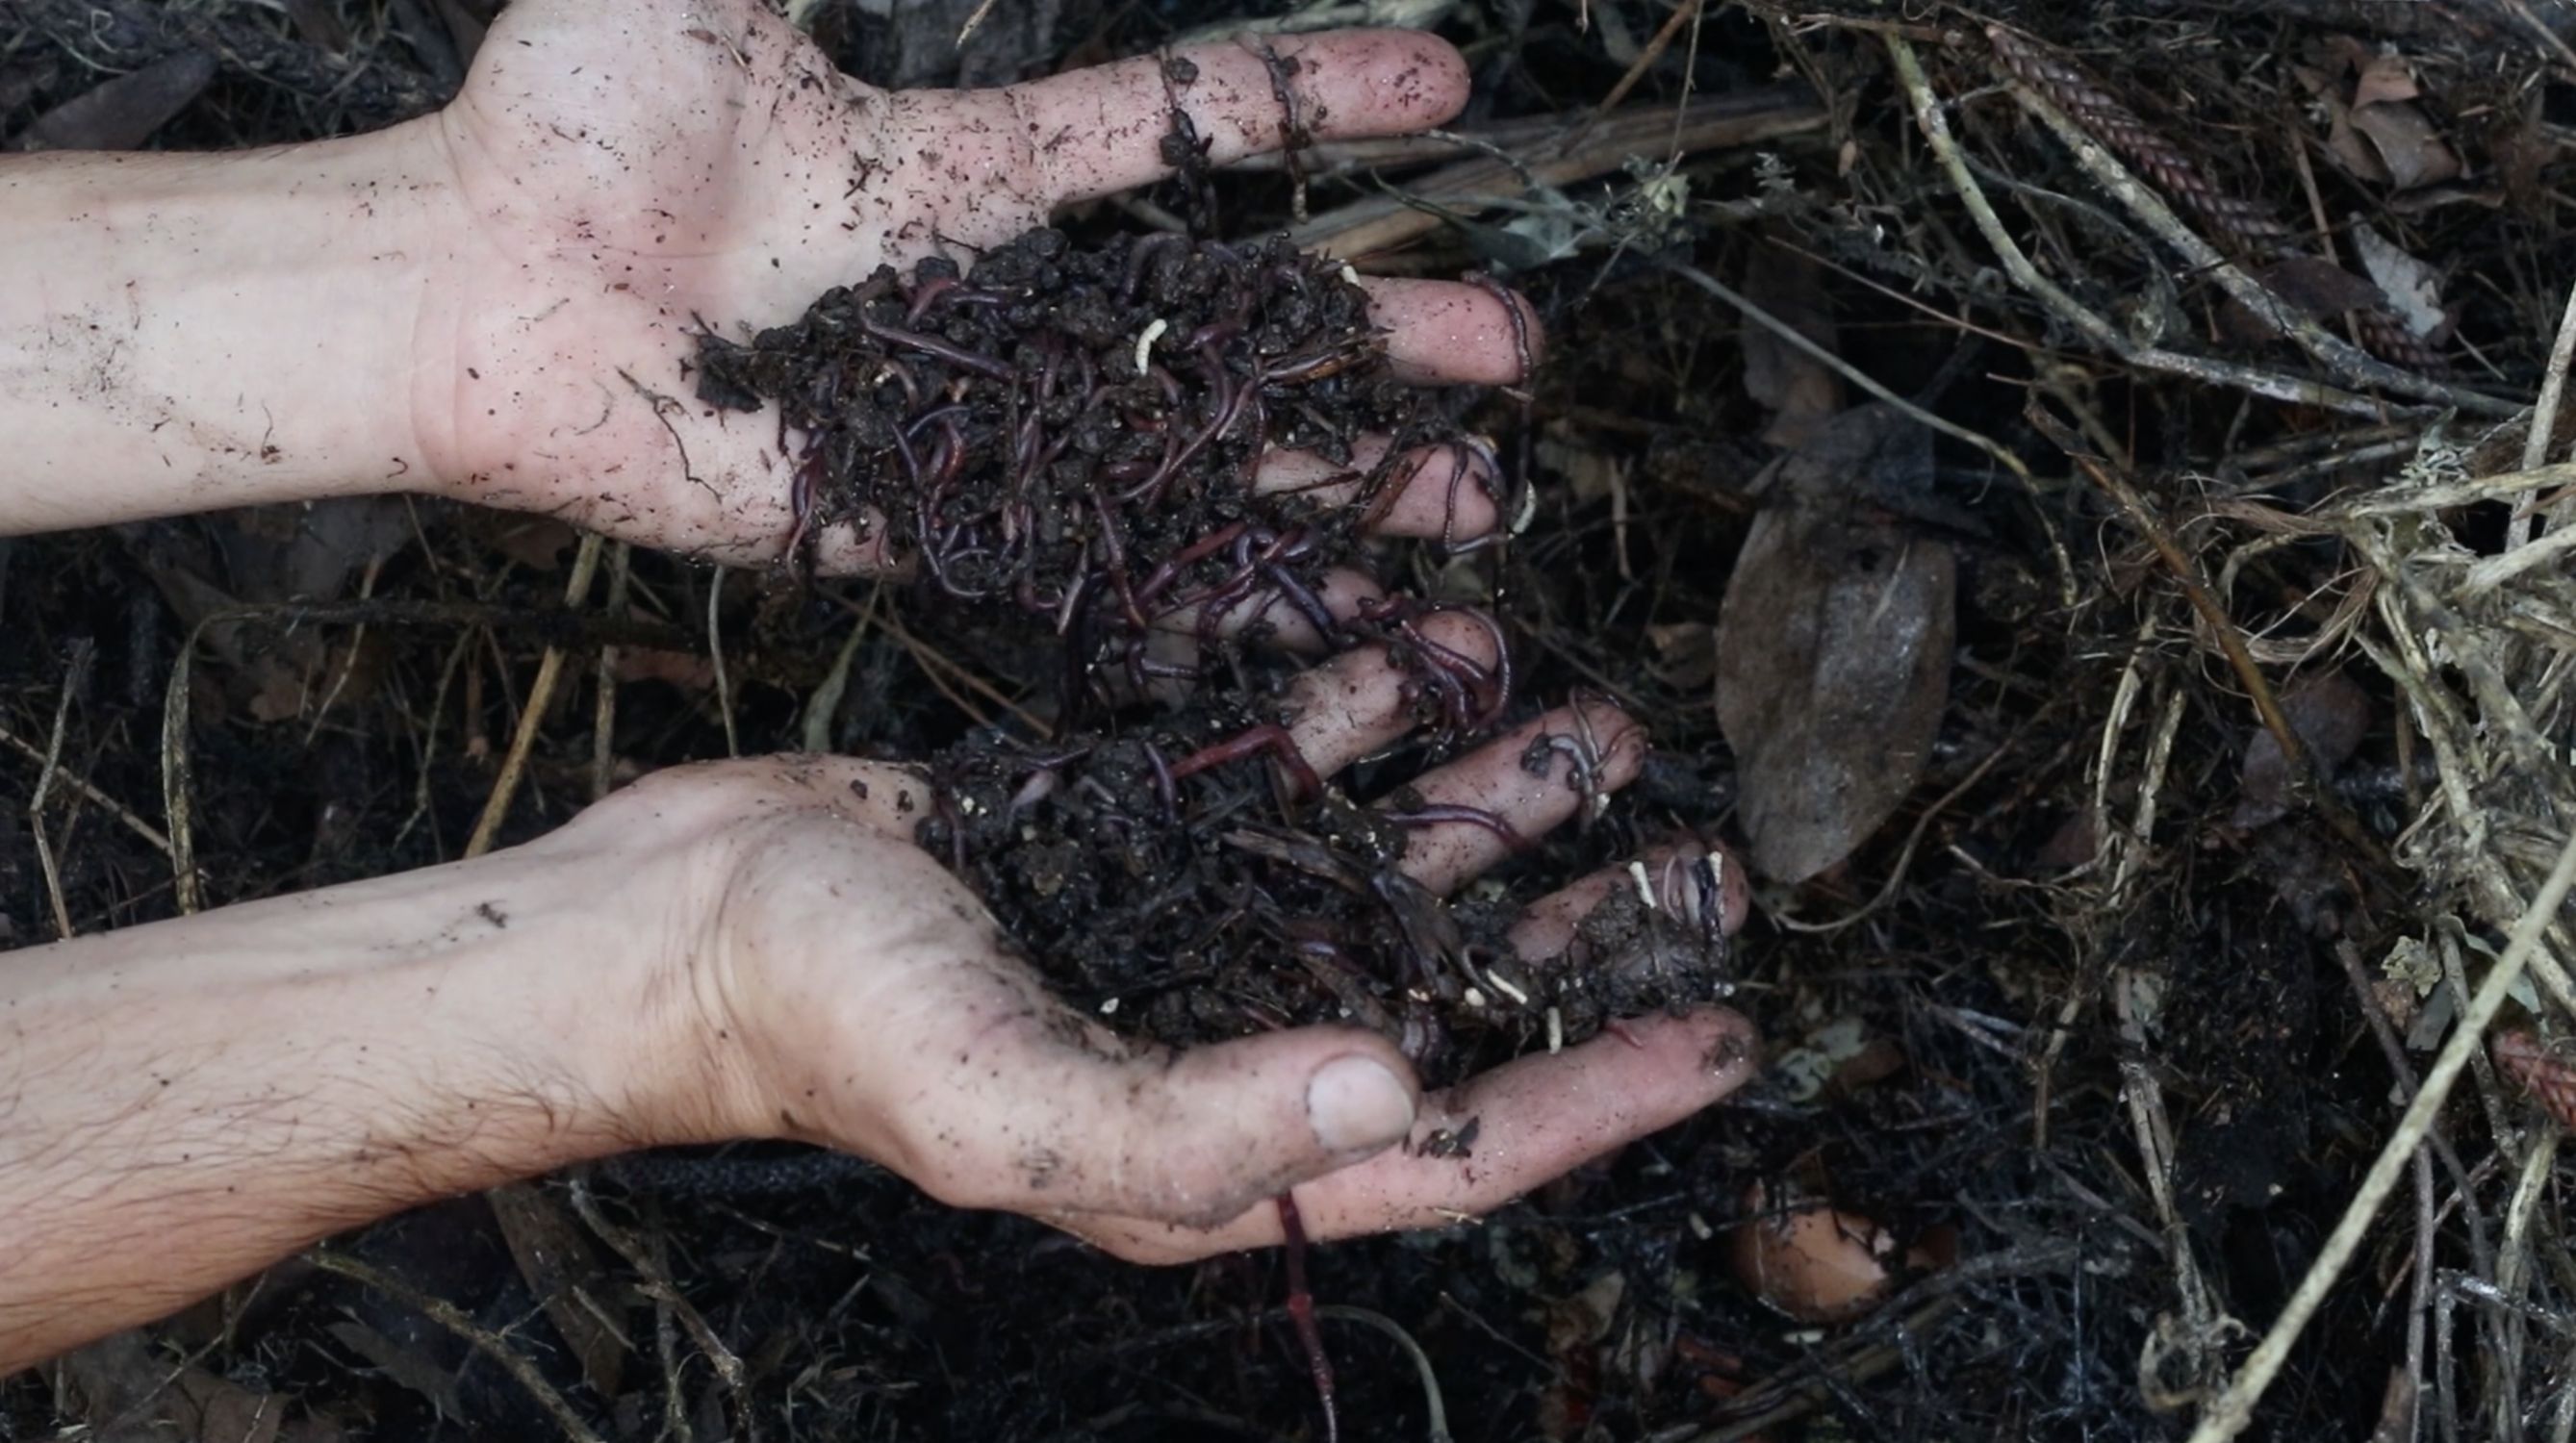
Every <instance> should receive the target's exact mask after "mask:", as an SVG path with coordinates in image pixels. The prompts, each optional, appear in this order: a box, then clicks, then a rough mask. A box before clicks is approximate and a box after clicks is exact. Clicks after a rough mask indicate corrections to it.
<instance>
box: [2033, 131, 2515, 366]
mask: <svg viewBox="0 0 2576 1443" xmlns="http://www.w3.org/2000/svg"><path fill="white" fill-rule="evenodd" d="M2012 93H2013V99H2015V100H2017V101H2020V102H2021V107H2022V109H2024V110H2027V111H2029V112H2030V113H2031V114H2033V115H2035V116H2037V117H2039V119H2040V121H2041V123H2042V124H2045V125H2046V126H2047V127H2048V128H2049V129H2050V130H2053V131H2055V132H2056V133H2057V138H2058V139H2059V140H2060V141H2062V142H2064V143H2065V145H2066V148H2067V149H2068V150H2069V151H2072V152H2073V153H2074V155H2075V163H2076V164H2077V165H2079V166H2081V167H2083V169H2084V173H2085V174H2087V175H2090V176H2092V177H2093V180H2094V182H2095V183H2096V184H2098V185H2100V186H2101V187H2102V188H2103V189H2104V190H2107V191H2109V192H2110V193H2111V195H2112V197H2113V198H2114V199H2116V200H2118V201H2119V202H2120V203H2121V204H2122V205H2124V206H2126V207H2128V209H2129V213H2130V214H2131V215H2134V216H2136V217H2137V218H2138V220H2139V222H2140V223H2141V224H2143V225H2145V226H2146V228H2147V229H2148V230H2150V231H2152V232H2154V233H2155V235H2156V237H2157V238H2158V239H2160V240H2162V241H2163V242H2164V243H2165V244H2167V245H2169V246H2172V247H2173V248H2174V250H2175V251H2176V252H2178V253H2179V254H2180V255H2181V256H2182V258H2183V259H2184V260H2185V261H2187V262H2189V263H2190V265H2191V267H2192V269H2194V270H2196V271H2199V272H2202V273H2204V274H2206V275H2207V276H2209V278H2210V279H2212V280H2214V281H2216V282H2218V284H2219V288H2220V289H2222V290H2224V291H2226V292H2227V294H2228V295H2230V296H2232V297H2234V298H2235V299H2236V301H2237V302H2238V303H2239V304H2241V305H2243V306H2244V307H2245V308H2246V309H2247V310H2250V311H2252V312H2253V313H2254V314H2255V315H2257V316H2260V317H2262V318H2263V320H2264V321H2265V322H2266V323H2267V324H2270V325H2272V326H2275V327H2277V328H2279V329H2280V331H2281V332H2282V333H2283V334H2284V335H2287V336H2288V337H2289V338H2290V339H2291V340H2293V341H2295V342H2297V343H2298V346H2299V348H2300V349H2301V350H2303V351H2306V352H2307V353H2308V354H2309V355H2311V356H2313V357H2315V358H2316V359H2317V361H2318V362H2319V363H2321V364H2323V365H2326V366H2330V367H2332V368H2333V369H2334V370H2336V371H2338V372H2340V373H2341V374H2342V375H2343V376H2344V377H2345V378H2346V379H2348V380H2350V381H2352V382H2354V383H2355V384H2358V385H2364V386H2378V387H2380V388H2382V389H2383V390H2387V391H2392V392H2395V393H2396V394H2398V395H2401V396H2412V397H2414V398H2415V399H2417V400H2419V401H2431V402H2433V403H2435V404H2437V405H2443V406H2452V407H2456V408H2457V409H2459V410H2462V411H2465V412H2469V413H2471V414H2474V415H2484V416H2497V417H2505V416H2518V415H2521V414H2522V406H2521V403H2519V402H2515V401H2508V400H2505V399H2504V398H2502V397H2500V396H2489V395H2485V394H2482V393H2480V392H2477V391H2464V390H2462V389H2460V388H2459V387H2457V386H2446V385H2444V384H2442V383H2441V382H2439V381H2435V380H2431V379H2428V378H2426V377H2423V376H2419V375H2416V374H2415V373H2414V372H2412V371H2409V370H2405V369H2403V368H2400V367H2397V366H2392V365H2390V364H2388V363H2387V362H2386V361H2383V360H2381V359H2379V358H2378V357H2376V356H2374V355H2371V354H2370V353H2369V352H2367V351H2364V350H2362V349H2361V348H2360V347H2358V346H2355V345H2354V344H2353V343H2352V342H2350V341H2347V340H2344V339H2343V338H2342V337H2340V336H2337V335H2335V334H2334V333H2333V332H2331V331H2329V330H2327V329H2326V328H2325V327H2323V326H2320V325H2318V324H2317V323H2316V321H2315V320H2314V319H2313V318H2311V317H2309V316H2308V315H2307V314H2305V313H2304V312H2302V311H2300V310H2298V309H2297V308H2296V307H2294V306H2291V305H2289V304H2288V303H2287V302H2284V301H2283V300H2282V299H2281V298H2280V297H2279V296H2276V295H2274V294H2272V292H2271V291H2270V290H2269V289H2268V288H2266V287H2265V286H2264V285H2263V283H2262V282H2260V281H2257V280H2255V279H2254V278H2253V277H2252V276H2249V275H2247V274H2245V272H2244V271H2243V270H2241V269H2239V268H2238V267H2237V265H2236V263H2235V262H2233V261H2231V260H2229V259H2227V258H2226V257H2225V256H2223V255H2220V254H2219V253H2218V250H2217V248H2216V247H2215V246H2212V245H2211V244H2210V243H2209V242H2207V241H2205V240H2202V239H2201V238H2200V233H2199V232H2198V231H2195V230H2193V229H2192V228H2191V227H2189V226H2187V225H2184V224H2183V223H2182V221H2181V219H2180V218H2179V217H2177V216H2176V215H2175V214H2174V213H2173V210H2172V208H2171V207H2169V206H2167V205H2166V204H2165V203H2164V198H2163V197H2161V196H2159V195H2157V194H2156V193H2155V192H2154V191H2152V190H2149V189H2148V188H2147V187H2146V186H2144V185H2141V184H2139V183H2138V178H2137V177H2136V176H2133V175H2131V174H2129V171H2128V168H2127V167H2126V166H2123V165H2121V164H2120V162H2119V161H2117V160H2115V159H2113V158H2112V156H2111V153H2110V152H2109V151H2108V150H2105V149H2103V148H2102V147H2101V146H2100V145H2098V144H2096V143H2095V142H2094V140H2093V138H2092V137H2091V136H2089V135H2086V134H2085V133H2084V132H2083V130H2082V129H2080V128H2079V127H2078V126H2077V125H2076V124H2075V122H2074V121H2072V120H2069V119H2067V118H2066V115H2065V113H2064V112H2063V111H2060V110H2059V109H2058V108H2057V107H2056V106H2054V105H2052V104H2050V103H2049V102H2048V99H2047V97H2045V96H2042V95H2041V94H2039V92H2037V91H2035V90H2032V89H2031V88H2030V87H2029V86H2027V85H2024V84H2022V83H2021V82H2020V81H2017V80H2016V81H2013V82H2012Z"/></svg>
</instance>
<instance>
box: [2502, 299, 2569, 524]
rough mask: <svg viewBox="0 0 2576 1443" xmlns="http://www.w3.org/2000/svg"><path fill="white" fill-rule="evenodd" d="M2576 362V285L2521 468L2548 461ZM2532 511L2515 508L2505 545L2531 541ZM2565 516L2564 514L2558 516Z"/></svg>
mask: <svg viewBox="0 0 2576 1443" xmlns="http://www.w3.org/2000/svg"><path fill="white" fill-rule="evenodd" d="M2571 364H2576V285H2570V286H2569V287H2568V288H2567V309H2566V310H2564V311H2561V312H2560V313H2559V316H2558V339H2557V340H2555V341H2552V342H2551V343H2550V346H2549V369H2548V370H2547V371H2546V372H2544V373H2543V374H2542V376H2541V378H2540V399H2539V400H2538V401H2537V402H2535V403H2533V405H2532V408H2531V428H2530V429H2529V430H2528V431H2525V432H2524V433H2523V437H2522V469H2523V470H2525V471H2533V470H2537V469H2539V468H2540V467H2541V466H2544V465H2546V464H2548V461H2549V443H2550V441H2552V440H2553V439H2555V438H2554V436H2553V434H2552V433H2553V432H2555V431H2556V430H2557V429H2558V403H2559V401H2560V399H2561V398H2562V397H2564V396H2565V395H2566V394H2567V371H2568V367H2569V366H2570V365H2571ZM2532 519H2533V518H2532V514H2531V512H2530V511H2529V510H2527V509H2526V510H2520V511H2516V512H2515V513H2514V516H2513V520H2512V522H2511V523H2510V524H2509V525H2508V526H2507V527H2506V530H2505V546H2506V548H2507V549H2508V550H2514V549H2519V548H2521V547H2523V546H2525V545H2527V544H2529V543H2530V541H2531V523H2532ZM2559 519H2561V520H2563V519H2565V518H2563V517H2561V518H2559Z"/></svg>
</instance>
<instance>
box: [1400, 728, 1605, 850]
mask: <svg viewBox="0 0 2576 1443" xmlns="http://www.w3.org/2000/svg"><path fill="white" fill-rule="evenodd" d="M1645 759H1646V732H1645V728H1643V727H1641V726H1639V725H1637V723H1636V722H1634V721H1632V720H1630V719H1629V717H1628V715H1627V713H1625V712H1623V711H1621V710H1619V709H1618V708H1617V707H1615V706H1612V705H1611V704H1610V703H1608V702H1606V701H1600V700H1597V699H1585V700H1581V701H1577V702H1575V703H1573V704H1572V705H1569V706H1563V707H1559V708H1557V709H1556V710H1555V711H1552V712H1549V713H1548V714H1547V715H1545V716H1543V717H1540V718H1539V719H1538V720H1536V721H1533V722H1530V723H1527V724H1526V725H1523V726H1521V727H1518V728H1515V729H1514V730H1512V731H1511V732H1509V733H1506V734H1505V735H1503V736H1501V737H1498V738H1496V739H1495V740H1493V741H1490V742H1487V743H1486V744H1485V745H1483V746H1481V747H1478V748H1477V749H1476V750H1474V751H1472V752H1470V753H1468V754H1467V755H1465V756H1463V757H1460V758H1459V759H1458V760H1456V761H1454V762H1451V763H1449V764H1448V765H1447V766H1444V767H1441V768H1439V769H1438V770H1436V771H1432V772H1428V773H1426V774H1424V776H1423V778H1422V779H1421V780H1420V781H1418V782H1416V783H1415V784H1414V785H1413V787H1412V791H1413V792H1414V793H1415V794H1416V795H1417V796H1418V797H1419V798H1420V802H1421V805H1420V806H1419V807H1412V806H1410V805H1409V804H1408V806H1407V807H1405V808H1399V809H1397V810H1398V811H1400V812H1402V811H1409V812H1410V813H1411V814H1412V815H1414V816H1428V815H1430V814H1432V813H1433V812H1434V811H1435V810H1437V809H1441V808H1458V809H1471V810H1473V811H1476V812H1479V813H1483V814H1485V815H1486V816H1489V817H1491V818H1493V819H1494V820H1496V821H1499V822H1500V823H1501V824H1502V827H1503V829H1504V830H1505V831H1508V832H1509V834H1510V835H1509V836H1506V835H1504V834H1503V832H1499V831H1497V830H1496V828H1495V827H1493V826H1490V825H1487V824H1485V823H1484V822H1481V821H1470V820H1458V821H1422V822H1417V823H1412V824H1409V826H1410V830H1409V832H1408V834H1407V836H1406V839H1405V848H1404V859H1403V863H1402V865H1403V868H1404V872H1405V875H1407V876H1409V877H1411V878H1412V879H1413V880H1415V881H1417V882H1419V883H1421V884H1422V885H1423V886H1425V887H1427V888H1429V889H1431V890H1432V891H1434V892H1437V893H1442V894H1446V893H1449V892H1451V891H1454V890H1456V889H1457V887H1458V886H1459V884H1461V883H1463V882H1465V881H1467V880H1468V879H1469V878H1471V877H1474V876H1475V875H1477V874H1478V873H1480V872H1482V871H1484V870H1485V869H1486V868H1488V867H1490V866H1492V865H1494V864H1495V863H1496V862H1499V861H1501V860H1502V859H1503V858H1504V857H1506V856H1509V855H1510V854H1511V852H1512V851H1513V850H1514V843H1513V840H1512V839H1513V838H1519V839H1522V840H1524V841H1525V840H1527V839H1530V838H1535V837H1537V836H1539V835H1540V834H1541V833H1544V832H1546V831H1547V830H1548V829H1549V828H1551V827H1554V826H1556V825H1558V824H1559V823H1561V822H1563V821H1565V820H1567V819H1568V818H1570V817H1574V816H1577V815H1579V814H1581V813H1582V812H1583V810H1584V809H1585V808H1587V807H1599V806H1602V805H1605V804H1606V802H1607V800H1608V797H1609V794H1610V793H1612V792H1615V791H1617V790H1618V789H1619V788H1621V787H1624V786H1626V785H1627V784H1628V783H1629V782H1631V781H1633V780H1635V779H1636V775H1637V769H1638V767H1639V766H1641V765H1643V764H1644V762H1645Z"/></svg>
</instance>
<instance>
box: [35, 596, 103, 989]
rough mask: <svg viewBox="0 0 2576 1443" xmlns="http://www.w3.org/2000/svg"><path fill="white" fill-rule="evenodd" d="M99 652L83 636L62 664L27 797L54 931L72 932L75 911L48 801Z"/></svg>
mask: <svg viewBox="0 0 2576 1443" xmlns="http://www.w3.org/2000/svg"><path fill="white" fill-rule="evenodd" d="M97 654H98V648H97V645H96V643H94V642H92V641H90V640H89V638H87V637H83V638H81V639H80V640H78V641H75V642H73V643H72V654H71V659H70V660H69V661H67V662H66V663H65V664H64V666H63V690H62V695H60V696H58V697H55V698H54V729H53V731H52V732H51V733H50V734H49V735H48V738H47V740H46V742H45V765H44V769H43V770H42V771H39V772H38V773H36V790H35V794H34V795H32V796H30V797H29V798H27V828H28V830H29V831H32V832H34V833H35V834H36V864H37V865H38V866H39V867H41V868H42V869H43V870H44V873H45V895H46V897H47V898H48V899H50V900H51V901H52V902H53V905H54V935H55V936H56V937H58V938H68V937H70V936H71V935H72V912H71V907H70V905H69V904H68V903H67V902H65V901H64V900H63V874H62V871H61V870H60V869H59V868H58V867H57V866H56V865H55V863H54V842H53V838H52V837H51V836H49V835H48V834H47V833H46V830H45V802H46V800H47V799H48V798H49V797H50V796H51V795H52V793H53V790H54V773H55V772H56V771H57V770H59V769H60V768H61V766H62V760H63V732H64V730H65V729H66V728H68V727H69V726H70V725H71V719H72V697H73V696H74V695H75V694H76V693H78V692H79V691H80V689H81V684H82V683H83V682H84V681H87V680H88V679H89V664H90V660H91V658H93V657H95V656H96V655H97Z"/></svg>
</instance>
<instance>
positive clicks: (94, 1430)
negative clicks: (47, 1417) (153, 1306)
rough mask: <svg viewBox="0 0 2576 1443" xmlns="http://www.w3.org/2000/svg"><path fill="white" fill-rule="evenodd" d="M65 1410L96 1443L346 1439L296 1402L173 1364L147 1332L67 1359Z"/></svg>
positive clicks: (328, 1442)
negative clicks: (296, 1416)
mask: <svg viewBox="0 0 2576 1443" xmlns="http://www.w3.org/2000/svg"><path fill="white" fill-rule="evenodd" d="M59 1367H60V1374H59V1376H60V1378H61V1380H62V1389H63V1394H62V1401H61V1406H62V1407H63V1410H64V1411H65V1413H67V1414H68V1415H69V1416H70V1417H72V1418H74V1419H77V1420H79V1422H80V1424H81V1425H82V1427H81V1429H80V1430H79V1431H80V1434H81V1436H82V1437H85V1438H88V1439H92V1440H94V1443H337V1440H338V1439H339V1438H340V1431H339V1430H338V1429H337V1428H335V1427H333V1426H331V1425H330V1424H328V1423H323V1422H320V1421H317V1420H314V1419H302V1420H298V1421H295V1422H294V1423H292V1424H291V1425H290V1423H289V1421H288V1419H289V1415H290V1414H292V1413H294V1412H295V1411H297V1410H296V1407H295V1400H294V1399H293V1398H291V1397H289V1396H288V1395H286V1394H283V1393H270V1392H262V1391H258V1390H255V1389H251V1388H245V1387H243V1386H241V1385H240V1384H238V1383H234V1382H231V1381H229V1380H227V1379H225V1378H224V1377H222V1376H220V1375H218V1374H215V1373H211V1372H208V1371H207V1370H206V1369H204V1368H198V1367H191V1366H187V1365H185V1364H183V1363H181V1362H179V1361H177V1360H176V1359H175V1358H173V1357H169V1356H165V1355H163V1354H162V1353H161V1352H160V1351H158V1350H156V1349H155V1348H154V1346H153V1344H152V1334H151V1332H150V1331H149V1330H146V1329H140V1328H138V1329H134V1330H132V1331H129V1332H123V1333H118V1334H115V1335H114V1336H112V1337H108V1338H103V1339H101V1340H99V1341H98V1342H95V1343H92V1344H90V1345H89V1346H88V1347H85V1348H81V1349H79V1350H77V1351H74V1352H71V1353H66V1354H64V1355H63V1358H62V1360H61V1363H60V1365H59Z"/></svg>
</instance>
